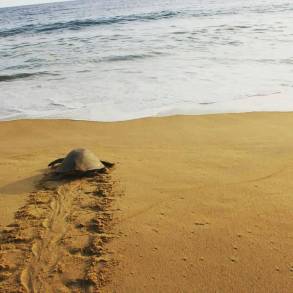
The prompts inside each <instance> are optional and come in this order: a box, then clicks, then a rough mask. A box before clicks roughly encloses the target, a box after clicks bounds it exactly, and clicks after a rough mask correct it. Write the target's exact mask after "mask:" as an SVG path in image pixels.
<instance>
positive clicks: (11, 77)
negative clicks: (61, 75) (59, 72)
mask: <svg viewBox="0 0 293 293" xmlns="http://www.w3.org/2000/svg"><path fill="white" fill-rule="evenodd" d="M39 75H56V74H52V73H48V72H34V73H25V72H24V73H16V74H10V75H0V82H3V81H12V80H15V79H23V78H28V77H33V76H39Z"/></svg>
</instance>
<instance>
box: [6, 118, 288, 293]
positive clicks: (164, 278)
mask: <svg viewBox="0 0 293 293" xmlns="http://www.w3.org/2000/svg"><path fill="white" fill-rule="evenodd" d="M291 125H293V113H248V114H220V115H204V116H173V117H163V118H147V119H139V120H133V121H125V122H113V123H100V122H85V121H70V120H19V121H10V122H0V140H1V144H0V157H1V162H0V167H1V168H0V230H1V238H0V239H1V243H0V245H1V255H0V292H15V291H13V290H16V288H17V289H18V290H19V292H33V290H35V292H97V291H95V290H98V289H97V288H101V290H102V292H119V293H122V292H125V293H126V292H127V293H128V292H245V293H247V292H282V293H283V292H292V288H293V250H292V245H293V221H292V220H293V216H292V210H293V192H292V191H293V181H292V180H291V178H292V176H293V148H292V146H293V132H292V129H291ZM76 147H85V148H88V149H90V150H92V151H93V152H94V153H95V154H97V156H99V157H100V158H102V159H106V160H109V161H112V162H115V163H116V166H115V168H114V170H113V171H111V172H110V173H109V175H105V176H106V177H103V179H102V180H101V182H98V183H97V182H95V180H94V179H81V180H75V181H73V182H65V183H64V182H61V183H60V182H59V183H56V182H55V183H54V182H53V183H52V182H49V181H46V178H45V177H44V176H45V175H44V173H45V172H47V164H48V163H49V162H50V161H52V160H54V159H55V158H58V157H62V156H64V155H65V154H66V153H67V152H68V151H69V150H71V149H73V148H76ZM99 184H100V185H99ZM101 186H102V187H101ZM99 188H100V189H101V190H99ZM100 192H102V193H103V192H104V193H103V196H102V197H99V198H97V197H95V196H94V195H95V194H100ZM56 211H57V212H56ZM28 236H29V237H28ZM89 242H90V244H89ZM52 245H53V248H54V249H52ZM50 249H52V250H51V251H50ZM54 253H56V254H54ZM104 268H107V270H106V269H105V272H103V269H104ZM101 271H102V274H100V272H101ZM96 275H98V277H96ZM56 286H57V287H58V290H57V289H56V288H57V287H56ZM38 290H39V291H38Z"/></svg>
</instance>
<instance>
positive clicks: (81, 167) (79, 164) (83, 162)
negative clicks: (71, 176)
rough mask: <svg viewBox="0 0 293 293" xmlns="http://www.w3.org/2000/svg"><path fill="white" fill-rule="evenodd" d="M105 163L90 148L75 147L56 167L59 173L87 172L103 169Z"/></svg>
mask: <svg viewBox="0 0 293 293" xmlns="http://www.w3.org/2000/svg"><path fill="white" fill-rule="evenodd" d="M103 169H105V165H104V164H103V163H102V162H101V161H100V160H99V159H98V158H97V157H96V156H95V155H94V154H93V153H92V152H91V151H89V150H87V149H74V150H72V151H71V152H70V153H68V154H67V156H66V157H65V158H64V160H63V162H62V163H61V165H60V166H59V167H58V168H57V169H56V172H58V173H71V172H87V171H93V170H103Z"/></svg>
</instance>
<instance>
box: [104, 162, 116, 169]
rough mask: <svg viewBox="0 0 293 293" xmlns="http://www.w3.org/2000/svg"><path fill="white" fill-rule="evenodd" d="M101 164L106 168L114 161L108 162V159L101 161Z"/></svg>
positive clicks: (110, 166)
mask: <svg viewBox="0 0 293 293" xmlns="http://www.w3.org/2000/svg"><path fill="white" fill-rule="evenodd" d="M101 162H102V164H103V165H104V166H105V167H106V168H112V167H113V166H114V165H115V164H114V163H111V162H108V161H102V160H101Z"/></svg>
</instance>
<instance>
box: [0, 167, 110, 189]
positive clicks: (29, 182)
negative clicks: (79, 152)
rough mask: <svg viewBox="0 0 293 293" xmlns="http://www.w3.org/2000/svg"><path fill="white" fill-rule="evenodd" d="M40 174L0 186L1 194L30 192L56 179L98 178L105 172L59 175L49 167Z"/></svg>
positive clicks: (65, 180) (58, 180)
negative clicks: (42, 183)
mask: <svg viewBox="0 0 293 293" xmlns="http://www.w3.org/2000/svg"><path fill="white" fill-rule="evenodd" d="M38 172H40V173H39V174H38V175H34V176H31V177H27V178H23V179H20V180H17V181H14V182H11V183H9V184H6V185H3V186H1V187H0V194H1V193H2V194H19V193H28V192H31V191H33V190H38V189H40V186H39V184H40V183H41V182H45V181H55V182H56V183H57V182H58V183H61V184H62V183H66V182H69V181H75V180H78V179H82V178H94V177H95V178H97V176H98V175H100V174H104V173H105V172H99V173H97V172H75V173H72V174H67V175H63V176H62V175H60V174H59V175H58V174H55V173H54V172H52V170H48V169H40V170H38Z"/></svg>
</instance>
